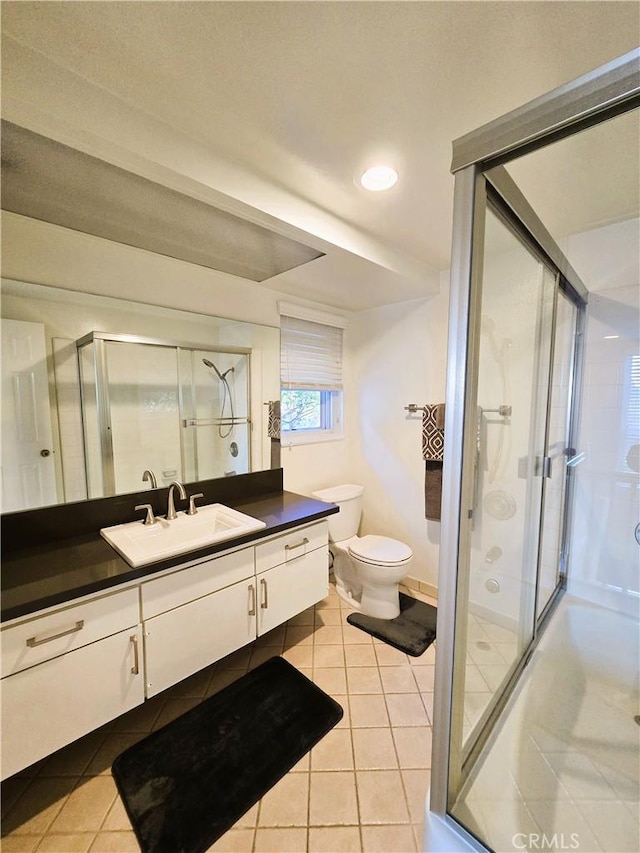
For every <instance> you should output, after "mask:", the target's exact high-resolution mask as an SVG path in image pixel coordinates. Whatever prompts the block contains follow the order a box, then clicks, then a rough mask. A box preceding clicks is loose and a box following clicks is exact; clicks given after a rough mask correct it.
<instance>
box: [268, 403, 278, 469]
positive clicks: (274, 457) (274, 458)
mask: <svg viewBox="0 0 640 853" xmlns="http://www.w3.org/2000/svg"><path fill="white" fill-rule="evenodd" d="M268 406H269V416H268V420H267V435H268V436H269V438H270V439H271V467H272V468H280V465H281V460H280V429H281V409H280V400H269V403H268Z"/></svg>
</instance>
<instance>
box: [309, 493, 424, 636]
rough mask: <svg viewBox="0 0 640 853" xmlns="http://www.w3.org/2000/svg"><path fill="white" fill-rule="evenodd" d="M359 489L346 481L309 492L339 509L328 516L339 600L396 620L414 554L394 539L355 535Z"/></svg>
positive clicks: (359, 496)
mask: <svg viewBox="0 0 640 853" xmlns="http://www.w3.org/2000/svg"><path fill="white" fill-rule="evenodd" d="M363 492H364V486H355V485H351V484H345V485H343V486H333V487H332V488H330V489H321V490H320V491H317V492H312V493H311V495H312V497H314V498H316V499H317V500H320V501H324V502H325V503H334V504H337V505H338V506H339V507H340V512H339V513H337V514H336V515H330V516H329V517H328V518H327V521H328V522H329V539H330V540H331V544H330V550H331V553H332V554H333V573H334V575H335V579H336V592H337V593H338V595H339V596H340V598H342V599H343V601H346V602H347V603H348V604H350V605H351V606H352V607H353V608H354V609H355V610H358V611H360V613H363V614H364V615H365V616H375V617H376V618H378V619H395V617H396V616H398V615H399V613H400V600H399V597H398V584H399V583H400V581H402V580H404V578H405V577H406V576H407V574H408V571H409V564H410V563H411V559H412V557H413V552H412V550H411V548H409V546H408V545H405V544H404V542H399V541H398V540H397V539H389V538H388V537H387V536H362V537H360V536H358V535H357V533H358V527H359V525H360V517H361V515H362V494H363Z"/></svg>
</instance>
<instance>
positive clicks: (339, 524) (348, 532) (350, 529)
mask: <svg viewBox="0 0 640 853" xmlns="http://www.w3.org/2000/svg"><path fill="white" fill-rule="evenodd" d="M363 492H364V486H356V485H353V484H351V483H345V484H344V485H342V486H332V487H331V488H330V489H320V491H318V492H311V497H313V498H316V499H317V500H319V501H324V502H325V503H331V504H337V505H338V506H339V507H340V512H338V513H336V514H335V515H330V516H329V517H328V518H327V521H328V522H329V538H330V539H331V541H332V542H341V541H342V540H343V539H350V538H351V537H352V536H355V535H356V534H357V532H358V527H359V526H360V516H361V515H362V494H363Z"/></svg>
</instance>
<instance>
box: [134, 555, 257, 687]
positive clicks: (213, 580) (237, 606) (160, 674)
mask: <svg viewBox="0 0 640 853" xmlns="http://www.w3.org/2000/svg"><path fill="white" fill-rule="evenodd" d="M141 601H142V618H143V626H144V644H145V662H146V678H145V681H146V695H147V697H151V696H155V695H156V694H157V693H160V692H161V691H162V690H166V688H167V687H170V686H171V685H172V684H176V683H177V682H178V681H181V680H182V679H183V678H187V677H188V676H189V675H192V674H193V673H194V672H197V671H198V670H200V669H203V668H204V667H205V666H208V665H209V664H211V663H213V662H214V661H216V660H219V659H220V658H223V657H224V656H225V655H228V654H229V653H230V652H233V651H235V650H236V649H239V648H240V647H241V646H244V645H246V644H247V643H250V642H251V640H253V639H255V636H256V615H255V614H256V586H255V576H254V555H253V548H246V549H243V550H241V551H236V552H234V553H232V554H226V555H224V556H222V557H217V558H214V559H210V560H204V561H203V562H202V563H198V564H196V565H192V566H189V567H187V568H181V569H179V570H178V571H175V572H172V573H171V574H169V575H166V576H165V577H162V578H158V579H156V580H150V581H148V582H146V583H144V584H143V585H142V595H141Z"/></svg>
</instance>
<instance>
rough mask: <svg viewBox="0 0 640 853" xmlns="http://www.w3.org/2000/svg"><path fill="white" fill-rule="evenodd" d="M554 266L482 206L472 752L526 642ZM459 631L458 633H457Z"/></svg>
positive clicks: (471, 601)
mask: <svg viewBox="0 0 640 853" xmlns="http://www.w3.org/2000/svg"><path fill="white" fill-rule="evenodd" d="M554 290H555V275H554V273H553V272H552V271H551V270H549V269H548V268H547V267H546V266H545V265H544V264H543V263H542V261H541V260H540V259H539V258H538V257H537V256H536V255H534V254H533V253H532V251H530V250H529V248H528V247H527V246H526V245H525V244H524V243H523V242H522V241H521V240H520V239H519V238H518V237H517V236H516V234H515V233H514V232H513V231H512V229H511V228H510V227H509V226H508V225H507V224H506V223H505V222H504V221H503V219H502V218H501V217H500V216H498V215H496V213H494V212H492V210H491V209H488V210H487V215H486V225H485V241H484V267H483V277H482V295H481V306H480V315H481V322H480V334H479V356H478V384H477V440H476V452H475V455H474V458H472V457H470V458H469V459H468V460H467V463H466V464H468V465H472V466H473V467H474V475H473V482H474V498H473V507H472V512H471V518H470V519H469V521H468V524H469V525H470V528H471V529H470V531H469V536H468V542H469V545H470V548H469V554H468V565H469V575H468V585H466V588H465V589H464V591H463V588H462V587H461V589H460V596H461V597H460V598H459V600H458V613H460V614H462V613H465V614H466V621H465V622H464V624H462V623H461V631H463V632H465V633H466V638H465V640H464V642H459V641H458V640H457V645H456V649H457V650H464V654H463V655H460V653H459V651H458V653H457V660H456V662H455V666H456V668H458V667H464V693H463V703H464V710H463V731H462V742H463V750H462V755H463V756H464V755H466V754H468V753H469V750H470V749H471V748H472V746H473V743H474V742H475V739H476V737H477V735H478V733H479V732H480V730H481V729H482V726H483V725H484V722H485V721H486V719H487V717H488V715H489V714H490V712H491V710H492V709H493V707H494V706H495V702H496V700H497V698H498V697H499V696H500V694H501V692H502V690H503V688H504V686H505V684H506V683H507V681H508V679H509V678H510V676H511V675H512V674H513V672H514V670H515V667H516V665H517V664H518V662H519V661H520V659H521V658H522V656H523V654H524V652H525V650H526V648H527V647H528V645H529V644H530V642H531V640H532V637H533V631H534V622H535V599H536V595H535V593H536V569H537V553H538V548H537V542H538V532H539V528H540V512H541V499H542V482H543V476H542V475H543V457H544V455H545V452H544V448H545V430H546V407H547V396H548V389H549V360H550V349H551V348H550V341H551V330H552V323H553V305H554ZM461 639H462V638H461V637H460V640H461Z"/></svg>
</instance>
